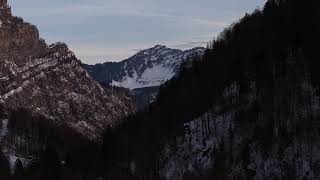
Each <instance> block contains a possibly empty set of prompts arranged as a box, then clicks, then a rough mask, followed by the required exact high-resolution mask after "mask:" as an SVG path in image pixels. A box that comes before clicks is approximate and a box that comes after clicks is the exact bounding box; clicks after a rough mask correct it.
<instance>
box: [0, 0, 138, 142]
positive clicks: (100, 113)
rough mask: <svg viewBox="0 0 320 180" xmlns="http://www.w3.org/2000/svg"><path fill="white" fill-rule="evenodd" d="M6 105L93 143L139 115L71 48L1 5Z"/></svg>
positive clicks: (0, 99) (0, 66)
mask: <svg viewBox="0 0 320 180" xmlns="http://www.w3.org/2000/svg"><path fill="white" fill-rule="evenodd" d="M0 87H1V89H0V103H1V104H2V106H4V108H5V109H6V111H9V110H10V109H16V108H19V107H24V108H27V109H28V110H29V111H31V112H33V113H37V114H41V115H43V116H45V117H46V118H47V119H50V120H51V121H52V122H54V124H56V125H58V126H68V127H70V128H71V129H73V130H74V131H76V132H78V133H79V134H81V135H83V136H84V137H87V138H88V139H91V140H97V139H99V137H100V135H101V133H102V132H103V129H104V128H106V127H108V126H114V125H116V124H117V123H119V119H121V118H122V117H124V116H126V115H128V114H130V113H131V112H133V106H132V104H131V99H130V98H129V97H125V98H123V97H119V96H118V94H117V93H115V92H114V91H111V90H110V91H107V90H108V89H107V90H106V89H104V88H102V87H101V86H100V85H99V84H98V83H97V82H95V81H94V80H93V79H92V78H91V77H90V76H89V75H88V73H87V72H86V70H85V69H84V68H83V67H82V64H81V62H80V61H79V60H78V59H77V58H76V57H75V55H74V54H73V53H72V52H71V51H70V50H69V49H68V47H67V45H66V44H63V43H56V44H52V45H50V46H48V45H47V44H46V43H45V41H44V40H42V39H41V38H39V32H38V30H37V28H36V27H35V26H34V25H31V24H29V23H26V22H24V21H23V19H21V18H17V17H13V16H12V15H11V10H10V7H9V6H8V5H7V3H6V1H5V0H2V1H0Z"/></svg>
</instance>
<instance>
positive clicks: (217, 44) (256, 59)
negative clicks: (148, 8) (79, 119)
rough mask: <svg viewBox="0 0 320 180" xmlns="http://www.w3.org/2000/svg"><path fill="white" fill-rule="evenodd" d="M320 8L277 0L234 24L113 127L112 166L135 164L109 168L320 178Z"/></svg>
mask: <svg viewBox="0 0 320 180" xmlns="http://www.w3.org/2000/svg"><path fill="white" fill-rule="evenodd" d="M318 7H319V6H318V2H317V1H308V2H306V1H297V0H286V1H279V0H269V1H268V2H267V3H266V5H265V6H264V7H263V8H262V9H256V10H255V11H254V12H253V13H252V14H246V15H245V16H244V17H243V18H241V19H240V20H239V21H238V22H236V23H234V24H232V25H231V26H230V27H228V28H226V29H225V30H224V31H223V32H222V33H221V34H220V36H219V37H218V38H216V39H215V40H214V41H213V42H212V43H209V45H208V50H207V51H206V53H205V55H204V57H203V59H202V61H194V63H193V65H192V68H185V69H184V70H182V72H181V76H179V77H178V78H175V79H173V80H172V81H170V82H169V83H167V84H165V85H163V86H162V87H161V90H160V95H159V96H158V99H157V102H155V103H154V104H152V105H151V107H150V109H149V110H148V111H146V112H141V113H138V114H136V115H135V116H133V117H130V118H128V121H127V123H126V124H124V125H123V127H122V128H119V129H118V130H117V131H112V132H108V133H107V134H106V139H107V140H106V141H105V143H104V146H105V149H107V150H106V151H105V154H106V156H107V157H106V158H107V159H106V161H105V162H109V163H107V164H108V166H107V167H112V168H115V169H122V170H123V169H126V168H127V171H126V172H128V174H126V175H124V174H123V173H117V171H113V170H110V171H108V172H110V173H107V174H106V176H107V177H113V178H115V177H117V178H119V177H120V176H122V177H126V178H129V177H130V176H135V177H137V178H138V177H140V178H141V177H144V178H146V179H157V178H158V177H164V178H168V179H189V178H192V177H193V178H194V179H319V178H320V174H319V164H320V158H319V157H320V149H319V124H320V119H319V115H320V111H319V110H320V109H319V107H320V104H319V91H318V87H319V79H320V74H319V70H318V68H319V67H320V61H319V59H320V57H319V53H318V52H319V47H318V45H317V44H318V42H319V40H320V36H319V32H320V23H319V18H320V13H319V11H318ZM110 134H112V135H113V136H111V135H110ZM110 138H111V139H110ZM108 147H109V148H108ZM110 147H112V148H110ZM119 149H121V150H122V151H119ZM113 162H117V163H119V162H121V163H119V166H115V165H114V164H113ZM117 163H115V164H117ZM117 167H118V168H117ZM133 167H134V168H133ZM120 172H123V171H120ZM129 179H130V178H129Z"/></svg>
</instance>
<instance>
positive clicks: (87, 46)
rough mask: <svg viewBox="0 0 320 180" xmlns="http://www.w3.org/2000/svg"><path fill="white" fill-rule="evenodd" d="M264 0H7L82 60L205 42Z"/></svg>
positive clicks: (43, 33)
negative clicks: (158, 47)
mask: <svg viewBox="0 0 320 180" xmlns="http://www.w3.org/2000/svg"><path fill="white" fill-rule="evenodd" d="M265 1H266V0H27V1H25V0H9V4H10V5H11V6H12V10H13V14H14V15H16V16H22V17H23V18H24V19H25V20H26V21H29V22H31V23H32V24H35V25H37V26H38V27H39V30H40V34H41V36H42V37H43V38H45V39H46V41H47V42H48V43H52V42H56V41H62V42H66V43H67V44H68V46H69V47H70V48H71V49H72V50H73V51H74V52H75V53H76V55H77V57H79V59H81V60H82V61H83V62H85V63H89V64H94V63H98V62H105V61H119V60H123V59H125V58H127V57H129V56H131V55H133V54H135V53H136V52H137V50H139V49H144V48H148V47H152V46H154V45H156V44H161V45H166V46H168V47H172V48H180V49H187V48H192V47H195V46H205V44H206V42H208V41H209V40H211V39H212V38H213V37H214V36H216V35H217V34H218V33H219V32H221V31H222V30H223V28H224V27H226V26H227V25H228V24H230V23H232V22H234V21H236V20H237V19H239V18H240V17H242V16H243V15H244V14H245V13H246V12H252V11H253V10H254V9H255V8H257V7H262V6H263V4H264V3H265Z"/></svg>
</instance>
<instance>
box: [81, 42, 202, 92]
mask: <svg viewBox="0 0 320 180" xmlns="http://www.w3.org/2000/svg"><path fill="white" fill-rule="evenodd" d="M204 50H205V48H203V47H195V48H192V49H189V50H185V51H182V50H179V49H170V48H167V47H166V46H162V45H156V46H154V47H152V48H149V49H145V50H142V51H140V52H138V53H137V54H135V55H133V56H132V57H130V58H128V59H125V60H123V61H120V62H106V63H102V64H101V63H100V64H96V65H84V66H85V68H86V69H87V70H88V72H89V74H91V76H92V77H93V78H94V79H95V80H97V81H98V82H101V83H105V84H110V85H114V86H119V87H124V88H128V89H130V90H133V89H140V88H145V87H155V86H160V85H161V84H163V83H164V82H166V81H167V80H170V79H171V78H172V77H174V76H175V75H176V74H177V73H178V72H179V70H180V66H181V64H182V63H183V62H185V61H187V60H189V59H191V58H192V57H193V56H196V55H197V56H201V55H203V53H204Z"/></svg>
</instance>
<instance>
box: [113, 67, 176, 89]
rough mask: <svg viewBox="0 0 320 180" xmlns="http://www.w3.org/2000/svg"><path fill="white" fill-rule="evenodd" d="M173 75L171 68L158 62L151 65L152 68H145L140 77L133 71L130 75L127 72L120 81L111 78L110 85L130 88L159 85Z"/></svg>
mask: <svg viewBox="0 0 320 180" xmlns="http://www.w3.org/2000/svg"><path fill="white" fill-rule="evenodd" d="M174 75H175V72H174V69H173V68H171V67H164V66H163V65H161V64H159V65H156V66H153V67H152V68H148V69H146V70H145V71H144V72H143V73H142V75H141V76H140V77H139V76H138V75H137V72H136V71H135V72H134V73H133V76H132V77H130V76H129V75H128V74H127V75H126V76H125V77H123V79H122V81H121V82H117V81H114V80H113V81H112V83H111V85H113V86H120V87H125V88H128V89H130V90H133V89H138V88H144V87H153V86H160V85H161V84H163V83H164V82H166V81H168V80H170V79H171V78H172V77H174Z"/></svg>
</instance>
